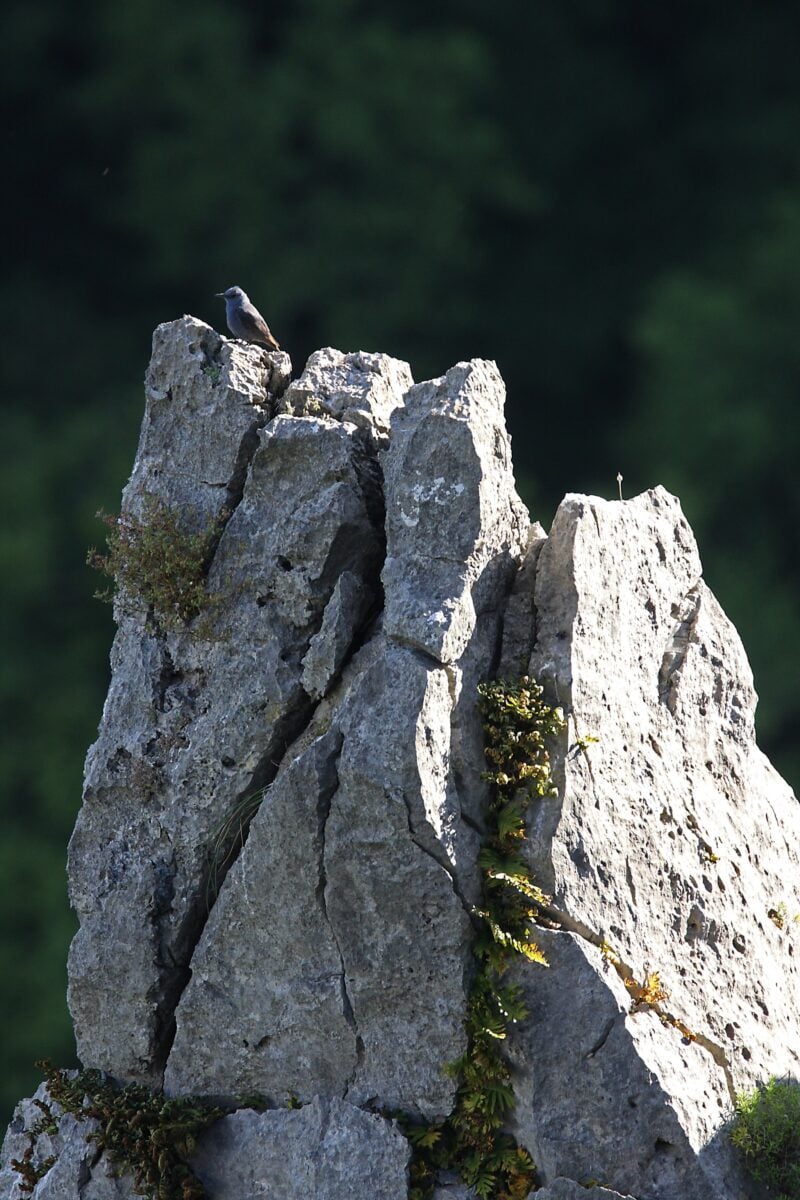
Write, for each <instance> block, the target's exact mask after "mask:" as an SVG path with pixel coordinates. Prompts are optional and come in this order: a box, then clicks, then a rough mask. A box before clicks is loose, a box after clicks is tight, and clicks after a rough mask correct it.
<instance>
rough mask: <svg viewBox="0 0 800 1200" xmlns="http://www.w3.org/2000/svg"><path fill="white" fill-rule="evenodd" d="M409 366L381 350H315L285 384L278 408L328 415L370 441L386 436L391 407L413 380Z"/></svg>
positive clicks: (392, 408) (393, 406) (383, 441)
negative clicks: (366, 435) (367, 436)
mask: <svg viewBox="0 0 800 1200" xmlns="http://www.w3.org/2000/svg"><path fill="white" fill-rule="evenodd" d="M413 382H414V380H413V379H412V377H411V370H410V368H409V366H408V364H407V363H404V362H401V361H400V359H394V358H389V357H388V356H387V355H385V354H367V353H365V352H364V351H363V350H362V351H358V352H357V353H355V354H342V352H341V351H340V350H333V349H331V348H330V347H327V348H326V349H324V350H316V351H315V352H314V353H313V354H312V355H311V357H310V358H309V360H308V362H307V363H306V365H305V368H304V369H303V373H302V375H301V376H300V378H299V379H297V380H295V381H294V383H292V384H291V385H290V386H289V388H288V389H287V391H286V393H285V395H284V396H283V398H282V400H281V401H280V404H279V406H278V411H279V412H286V413H292V414H294V415H295V416H329V417H333V418H335V419H336V420H337V421H344V422H346V423H348V424H351V425H355V426H356V427H357V428H359V429H361V430H363V431H365V432H366V433H368V434H369V436H370V438H371V439H372V440H373V441H374V442H375V443H376V444H379V443H380V444H382V443H385V442H386V439H387V437H388V433H389V423H390V421H391V417H392V413H393V412H394V411H395V409H397V408H398V407H399V406H400V403H401V400H402V397H403V396H404V394H405V393H406V392H407V391H408V389H409V388H410V387H411V385H412V384H413Z"/></svg>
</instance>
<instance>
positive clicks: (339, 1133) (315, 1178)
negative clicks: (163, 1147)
mask: <svg viewBox="0 0 800 1200" xmlns="http://www.w3.org/2000/svg"><path fill="white" fill-rule="evenodd" d="M408 1159H409V1149H408V1143H407V1141H406V1139H405V1138H404V1137H403V1135H402V1134H401V1133H400V1132H399V1131H398V1130H397V1129H396V1128H395V1126H394V1125H393V1124H392V1123H391V1122H389V1121H386V1120H385V1119H384V1118H383V1117H380V1116H378V1115H377V1114H376V1113H367V1112H364V1111H362V1110H361V1109H359V1108H356V1107H354V1106H353V1105H352V1104H347V1103H345V1102H344V1101H342V1100H321V1099H319V1098H316V1099H315V1100H313V1101H312V1102H311V1103H310V1104H308V1105H306V1106H305V1107H303V1108H300V1109H296V1110H294V1111H288V1112H287V1111H283V1112H280V1111H273V1112H263V1113H255V1112H248V1111H241V1112H237V1113H234V1114H233V1115H232V1116H229V1117H224V1118H223V1119H222V1120H221V1121H218V1122H217V1123H216V1124H215V1125H212V1126H211V1128H210V1129H209V1130H208V1132H207V1133H206V1134H205V1136H204V1137H203V1139H202V1141H201V1143H200V1146H199V1148H198V1151H197V1153H196V1155H195V1158H194V1160H193V1164H192V1165H193V1167H194V1170H195V1171H196V1173H197V1175H198V1177H199V1179H200V1180H201V1181H202V1182H203V1184H204V1185H205V1187H206V1189H207V1191H208V1193H209V1195H210V1196H211V1197H213V1200H244V1198H245V1197H248V1198H249V1197H253V1198H255V1197H264V1200H310V1198H311V1197H314V1200H353V1198H354V1197H360V1196H364V1197H367V1196H369V1197H372V1196H374V1197H376V1198H377V1197H380V1200H406V1196H407V1194H408V1185H407V1182H406V1180H407V1173H406V1172H407V1165H408Z"/></svg>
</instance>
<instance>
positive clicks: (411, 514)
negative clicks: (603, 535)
mask: <svg viewBox="0 0 800 1200" xmlns="http://www.w3.org/2000/svg"><path fill="white" fill-rule="evenodd" d="M504 397H505V389H504V387H503V381H502V379H501V378H500V375H499V373H498V371H497V367H496V366H495V364H494V363H490V362H483V361H482V360H479V359H476V360H474V361H473V362H469V363H459V364H458V365H457V366H455V367H453V368H451V370H450V371H448V372H447V374H446V375H444V376H443V377H442V378H441V379H434V380H432V381H431V382H429V383H420V384H418V385H417V386H416V387H414V388H412V389H411V391H410V392H408V393H407V395H406V398H405V404H404V406H403V407H402V408H401V409H397V410H396V412H395V414H394V418H393V420H392V436H391V440H390V443H389V449H388V450H387V452H386V456H385V459H384V473H385V476H386V542H387V546H386V563H385V565H384V568H383V585H384V589H385V592H386V631H387V633H388V634H389V635H390V636H391V637H394V638H396V639H397V640H399V641H403V642H405V643H406V644H407V645H411V646H415V647H417V648H418V649H419V650H422V651H424V652H425V653H427V654H430V655H431V656H432V657H433V658H435V659H437V661H439V662H442V663H452V662H455V661H456V660H458V659H459V658H460V657H461V655H462V653H463V652H464V649H465V647H466V646H467V645H468V643H469V641H470V639H471V637H472V634H473V631H474V628H475V622H476V613H477V612H478V611H480V610H481V609H482V608H483V607H484V606H485V604H486V599H485V598H486V597H488V596H491V595H492V594H496V593H497V590H498V581H499V580H500V579H503V580H508V578H509V577H510V574H513V571H514V569H515V568H516V566H517V564H518V561H519V555H520V547H524V545H525V539H526V537H527V533H528V519H527V512H526V511H525V508H524V506H523V505H522V503H521V501H520V500H519V498H518V496H517V494H516V491H515V490H514V487H513V476H512V466H511V445H510V441H509V438H508V435H507V433H506V431H505V426H504V423H503V400H504Z"/></svg>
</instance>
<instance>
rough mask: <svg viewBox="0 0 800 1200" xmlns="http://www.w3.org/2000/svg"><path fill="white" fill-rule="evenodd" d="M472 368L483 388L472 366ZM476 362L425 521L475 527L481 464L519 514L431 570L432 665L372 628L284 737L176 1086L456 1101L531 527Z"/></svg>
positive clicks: (444, 1109)
mask: <svg viewBox="0 0 800 1200" xmlns="http://www.w3.org/2000/svg"><path fill="white" fill-rule="evenodd" d="M474 370H475V371H476V372H477V373H478V374H479V376H480V377H481V378H482V379H483V380H484V384H485V387H488V384H486V380H485V372H484V374H481V372H483V367H482V365H481V364H478V366H477V367H475V368H474ZM472 373H473V367H472V366H469V367H466V366H465V367H464V368H463V369H460V370H458V371H456V372H452V373H451V374H450V376H449V377H448V380H447V383H446V384H444V383H441V386H440V387H439V394H440V402H441V406H442V407H443V408H444V409H445V410H449V408H453V409H454V410H455V409H457V411H458V413H459V417H458V420H459V422H460V431H459V438H460V444H461V447H462V450H465V447H466V446H467V445H469V446H471V448H472V449H471V460H472V462H473V464H474V468H473V470H472V471H471V472H470V473H469V474H467V475H465V477H464V482H463V483H462V484H461V485H460V493H459V496H460V499H459V503H458V505H456V506H454V507H452V508H449V509H446V510H445V511H443V512H442V513H440V514H439V516H438V520H437V522H436V523H435V525H428V526H426V529H427V533H428V536H429V538H431V539H436V540H440V539H441V538H442V536H443V535H442V530H443V528H444V529H449V530H450V540H454V539H455V538H456V537H458V536H460V530H461V526H462V524H463V522H464V520H465V513H470V514H472V516H471V521H472V525H473V527H474V528H476V529H479V528H480V521H479V519H478V518H477V517H476V516H475V513H477V512H479V511H480V510H481V506H482V505H485V504H486V503H487V501H486V497H485V495H484V491H485V488H486V486H487V485H486V483H485V481H486V479H487V478H491V480H492V486H493V488H494V495H493V500H492V503H493V504H494V505H495V507H496V509H497V510H498V511H505V512H513V513H514V514H515V516H517V515H518V516H519V518H520V519H519V522H518V525H517V524H515V525H514V526H513V527H512V528H511V529H509V528H508V527H506V526H503V525H502V524H501V523H500V522H499V521H498V522H497V523H496V524H495V525H490V526H488V527H487V528H486V529H484V530H483V531H482V533H481V536H480V538H479V539H478V541H479V545H478V549H477V550H476V562H479V565H480V569H479V570H478V569H475V570H474V571H473V573H472V575H467V576H465V575H464V573H463V572H459V571H458V570H453V571H451V572H450V573H449V574H445V575H442V576H441V578H440V580H439V583H438V587H439V600H440V602H441V603H443V604H447V605H450V606H451V607H452V608H453V609H455V608H456V606H457V605H462V606H464V607H465V606H466V604H468V606H469V610H470V613H471V621H470V624H469V626H468V627H466V626H465V627H462V628H461V630H460V633H459V641H458V642H457V643H456V642H454V644H453V651H452V657H451V661H449V662H448V664H447V665H446V666H443V665H440V664H439V662H437V661H436V660H435V659H432V658H430V657H429V656H427V655H423V654H420V653H419V651H418V650H417V649H415V648H413V647H411V646H408V645H406V640H405V638H404V637H403V636H402V634H401V635H399V636H398V635H394V634H393V632H392V631H390V630H388V629H381V628H377V629H376V630H375V632H374V634H373V636H372V638H371V639H370V640H369V641H368V642H367V644H366V645H365V646H364V648H363V650H362V651H360V652H359V653H358V655H357V656H356V659H355V660H354V661H353V663H352V664H351V666H350V668H349V669H348V671H347V672H346V673H345V677H344V678H343V680H342V683H341V685H340V686H339V687H338V689H337V690H335V692H334V693H333V694H332V695H331V697H330V699H329V702H328V703H327V704H326V706H325V710H324V717H320V719H319V720H318V721H312V723H311V726H310V729H309V732H308V733H307V734H306V735H305V736H304V737H303V738H301V739H300V740H299V741H298V743H297V744H296V745H295V746H293V747H292V748H291V749H290V750H289V752H288V753H287V755H286V757H285V759H284V763H283V765H282V766H281V768H280V770H279V771H278V774H277V776H276V778H275V780H274V781H273V783H272V784H271V786H270V788H269V789H268V790H267V792H266V794H265V796H264V800H263V802H262V804H261V807H260V809H259V811H258V814H257V816H256V817H255V818H254V820H253V822H252V826H251V831H250V836H249V839H248V841H247V844H246V845H245V847H244V849H243V851H242V854H241V855H240V857H239V859H238V861H237V863H236V865H235V867H234V868H233V869H232V870H231V872H230V874H229V876H228V878H227V879H226V881H225V885H224V887H223V889H222V893H221V895H220V897H219V899H218V900H217V903H216V905H215V907H214V909H213V911H212V913H211V916H210V918H209V920H208V922H207V924H206V927H205V929H204V932H203V935H202V938H201V939H200V942H199V944H198V947H197V949H196V951H195V953H194V956H193V959H192V963H191V970H192V979H191V982H190V983H189V986H188V987H187V989H186V991H185V993H184V995H183V997H182V999H181V1002H180V1004H179V1006H178V1008H177V1013H176V1017H177V1035H176V1038H175V1043H174V1046H173V1049H172V1053H171V1055H170V1059H169V1063H168V1066H167V1072H166V1077H165V1083H166V1086H167V1088H168V1089H169V1090H170V1091H171V1092H176V1093H181V1092H187V1091H190V1090H192V1089H197V1088H199V1089H200V1090H201V1091H203V1092H210V1093H212V1094H231V1093H233V1092H235V1091H236V1090H237V1089H238V1090H241V1089H244V1090H255V1091H262V1092H265V1093H266V1094H267V1095H268V1096H269V1097H270V1098H271V1099H272V1100H274V1101H280V1100H282V1099H283V1098H284V1097H285V1096H286V1095H287V1094H295V1095H297V1096H299V1097H300V1098H301V1099H307V1098H308V1097H310V1096H311V1095H313V1094H314V1093H315V1092H319V1091H323V1092H324V1094H327V1095H337V1094H338V1095H342V1096H344V1097H346V1098H347V1099H348V1100H351V1101H354V1102H355V1103H359V1104H366V1103H379V1104H381V1105H384V1106H385V1105H388V1106H389V1107H390V1108H403V1109H405V1110H407V1111H411V1112H415V1113H418V1114H421V1115H423V1116H424V1117H426V1118H442V1117H444V1116H446V1114H447V1113H448V1112H449V1110H450V1108H451V1106H452V1101H453V1095H454V1088H455V1084H454V1082H453V1080H452V1079H451V1078H449V1077H448V1076H446V1075H445V1074H444V1073H443V1071H442V1065H443V1064H444V1063H446V1062H448V1061H452V1060H453V1059H454V1058H456V1057H458V1055H459V1054H460V1053H462V1051H463V1047H464V1032H463V1028H462V1022H463V1017H464V1003H465V990H466V981H467V979H468V975H469V972H470V970H471V953H470V948H469V947H470V940H471V939H470V921H469V903H470V900H472V901H474V900H475V899H476V898H477V889H478V879H477V872H476V856H477V838H476V834H475V830H474V822H475V821H477V820H480V806H481V802H482V800H483V799H484V798H485V785H484V784H483V783H482V781H481V780H480V771H481V770H482V768H483V761H482V752H481V748H480V747H481V740H480V724H479V721H478V718H477V714H476V685H477V682H478V680H479V679H481V678H486V676H487V675H488V674H489V671H490V669H491V665H492V662H493V660H494V658H495V657H496V654H497V648H498V641H499V632H500V631H499V620H498V614H499V612H500V611H501V609H502V606H503V602H504V599H505V595H506V593H507V591H508V588H509V587H510V585H511V582H512V579H513V574H514V571H515V568H516V565H517V563H518V562H519V561H520V558H521V555H522V550H523V545H524V543H523V530H524V529H526V528H527V522H526V521H524V520H523V511H524V510H523V509H522V506H521V504H520V502H519V500H518V499H517V498H516V493H515V492H514V490H513V479H512V476H511V472H510V470H509V469H508V461H507V460H503V465H504V470H503V471H501V470H499V469H498V466H497V449H496V445H497V439H496V437H495V436H494V435H493V434H492V433H491V431H492V430H493V429H494V430H496V429H497V428H499V426H500V424H501V420H502V401H503V394H502V388H501V387H500V386H495V388H494V392H493V394H492V396H490V395H489V394H488V392H487V391H486V390H484V391H481V390H480V389H479V388H477V387H474V386H473V385H472V384H470V385H469V386H468V387H465V384H464V380H465V378H466V379H467V380H469V379H470V377H471V374H472ZM489 378H490V379H491V381H492V382H493V384H495V385H496V384H497V381H496V380H495V379H494V377H492V376H490V377H489ZM447 388H450V389H451V391H452V395H451V396H450V398H449V399H448V395H446V394H445V393H446V391H447ZM478 401H479V402H478ZM420 411H421V415H423V414H422V410H420ZM395 416H397V413H396V414H395ZM283 419H286V418H278V420H283ZM306 419H307V420H308V419H310V418H306ZM423 420H424V415H423ZM487 430H488V431H489V432H488V433H487ZM450 432H451V431H450V428H449V425H448V424H447V423H445V426H444V433H442V431H441V430H439V431H438V432H437V430H436V429H428V430H423V433H424V436H425V437H426V438H429V439H432V440H436V439H437V438H438V439H439V440H440V441H441V439H442V438H443V437H444V438H446V437H449V436H450ZM490 435H491V436H490ZM393 436H394V435H393ZM421 436H422V434H421ZM465 452H466V451H465ZM442 453H444V451H442ZM391 457H392V448H391V444H390V449H389V451H388V453H387V455H386V462H387V472H386V497H387V507H388V506H390V505H394V504H396V503H397V500H396V488H397V487H401V488H402V487H403V486H404V483H403V481H402V478H401V476H400V475H399V474H398V471H397V468H396V467H393V466H392V465H391ZM423 533H424V531H423V530H420V531H419V532H418V533H417V535H416V536H415V538H413V539H406V540H402V539H396V540H395V546H394V556H395V557H394V564H395V565H394V569H393V572H392V574H391V575H390V576H389V578H387V579H385V580H384V584H385V589H386V604H387V606H390V605H391V604H392V602H393V599H394V596H395V593H396V591H397V590H398V589H401V588H405V587H406V586H407V583H406V581H407V579H408V578H409V577H410V576H411V575H412V574H413V572H414V569H415V565H416V560H417V556H418V555H419V554H424V553H425V552H426V551H425V546H426V545H427V543H426V542H425V541H424V537H423ZM434 548H435V547H434ZM341 579H342V581H343V583H342V589H344V586H345V585H344V579H345V577H344V576H342V577H341ZM478 579H480V586H475V588H474V594H473V590H472V589H471V586H470V585H471V583H472V582H476V583H477V580H478ZM448 586H449V587H450V588H451V592H450V593H448V592H447V591H446V590H445V589H446V587H448ZM342 594H344V591H343V590H342ZM465 597H466V601H465ZM334 603H336V600H333V601H331V604H332V605H333V604H334ZM324 629H325V626H324V624H323V632H321V633H320V634H319V635H317V636H318V638H319V639H323V638H324ZM313 649H314V647H313V646H312V651H310V652H309V654H311V655H313ZM305 661H306V668H308V662H309V659H308V658H307V659H306V660H305ZM325 686H327V685H325ZM315 690H320V689H319V688H315ZM221 1011H224V1014H225V1016H224V1019H223V1020H222V1021H221V1022H220V1012H221Z"/></svg>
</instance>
